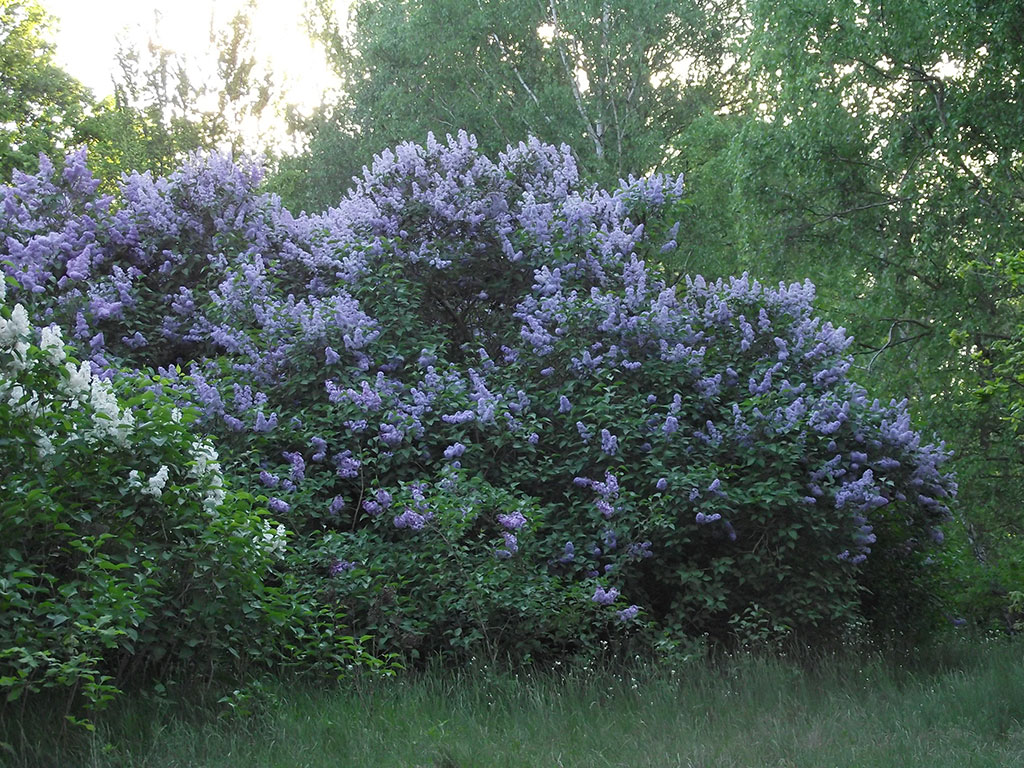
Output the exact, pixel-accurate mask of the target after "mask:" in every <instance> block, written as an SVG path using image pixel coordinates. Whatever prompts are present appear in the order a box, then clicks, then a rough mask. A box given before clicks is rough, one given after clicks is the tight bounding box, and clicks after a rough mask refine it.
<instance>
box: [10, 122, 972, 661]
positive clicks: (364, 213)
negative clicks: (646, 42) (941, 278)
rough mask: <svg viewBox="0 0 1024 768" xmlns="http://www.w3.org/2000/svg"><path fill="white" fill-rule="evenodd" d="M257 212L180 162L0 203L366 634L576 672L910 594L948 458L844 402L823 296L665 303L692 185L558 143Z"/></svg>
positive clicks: (797, 627) (897, 423) (299, 568)
mask: <svg viewBox="0 0 1024 768" xmlns="http://www.w3.org/2000/svg"><path fill="white" fill-rule="evenodd" d="M258 185H259V172H258V169H257V168H255V167H254V166H252V165H249V164H247V163H234V162H231V161H230V160H227V159H225V158H221V157H217V156H209V157H199V156H197V157H193V158H190V159H189V161H188V162H187V163H185V164H184V165H183V166H182V168H181V169H179V170H178V171H177V172H175V173H174V174H172V175H170V176H169V177H167V178H165V179H154V178H152V177H151V176H148V175H133V176H130V177H126V178H125V179H124V180H123V182H122V184H121V190H120V193H119V194H118V195H117V196H116V197H114V198H103V197H98V196H97V194H96V183H95V181H93V180H92V179H91V177H90V175H89V173H88V170H87V166H86V160H85V157H84V156H83V155H72V156H70V157H68V158H67V159H66V160H65V163H64V166H63V168H62V169H61V170H60V171H58V170H57V169H56V168H54V166H53V165H52V164H50V163H46V162H44V163H42V164H41V168H40V171H39V173H38V174H36V175H34V176H27V175H17V176H16V177H15V179H14V181H13V183H12V185H10V186H9V187H6V188H4V189H3V190H2V191H0V198H2V200H0V201H2V206H0V228H2V230H3V233H4V242H5V246H4V255H3V257H2V258H3V259H4V260H5V261H6V265H5V269H6V271H7V273H8V274H9V275H11V276H12V277H14V278H15V279H17V280H18V281H19V283H20V285H21V288H20V289H19V290H18V291H17V294H18V298H19V301H22V302H23V303H24V304H25V305H26V306H29V307H31V309H32V311H33V312H34V313H36V314H37V315H39V316H41V317H43V318H45V320H46V321H47V322H50V323H54V324H56V325H58V326H60V327H62V328H64V329H66V332H67V334H68V335H69V336H70V338H72V339H73V340H74V344H75V346H76V348H77V350H78V353H79V354H80V355H81V356H82V357H83V359H87V360H88V361H89V363H90V364H91V366H92V368H93V371H94V373H95V374H96V375H98V376H107V377H115V378H116V377H117V375H118V372H119V371H124V370H132V371H135V370H142V371H148V370H152V371H154V372H157V373H159V374H160V375H161V376H163V377H165V378H166V379H168V380H170V381H172V382H174V383H175V386H176V387H177V388H178V389H181V390H187V391H188V392H189V393H190V398H191V400H192V401H193V403H194V404H195V406H196V407H197V408H198V409H200V411H201V414H202V424H203V428H204V429H205V431H206V432H208V433H209V435H211V436H212V437H213V438H214V439H215V441H216V444H217V447H218V450H219V451H220V454H221V456H222V460H223V463H224V466H225V470H226V471H227V472H228V473H230V474H231V475H232V476H233V481H234V482H235V483H241V484H243V485H244V484H247V485H248V487H249V488H250V489H251V490H252V492H253V493H254V494H262V495H263V496H264V497H267V498H268V506H269V507H270V508H271V509H272V511H273V512H274V514H275V516H276V517H278V518H279V519H281V520H282V522H283V523H285V524H286V525H287V526H288V527H289V528H290V529H291V530H293V531H295V532H296V543H295V544H294V546H292V547H290V548H289V549H290V550H291V552H290V554H289V561H288V562H289V567H290V568H291V569H292V572H293V573H294V574H298V575H299V576H300V577H301V578H302V579H307V580H310V581H311V582H313V581H316V583H318V584H320V585H321V586H320V587H318V589H320V590H321V594H322V595H323V599H324V600H328V601H332V600H333V601H336V602H337V603H339V604H342V605H344V607H345V609H346V611H347V613H348V615H349V621H351V622H353V623H354V624H357V625H359V627H360V628H365V629H367V630H369V631H372V632H374V633H376V634H378V635H380V636H387V637H389V638H393V639H394V642H393V644H394V645H395V646H397V647H400V648H403V649H409V648H415V649H419V650H422V649H424V648H428V649H437V648H442V649H443V648H453V647H462V648H469V647H470V646H471V645H472V643H470V642H469V641H467V640H466V638H467V637H469V636H470V635H472V636H473V637H475V638H477V639H478V641H479V642H486V643H487V644H488V646H489V647H492V648H493V647H496V646H497V647H502V648H506V649H511V648H517V647H526V646H527V645H530V644H531V643H533V644H536V643H538V642H541V643H542V641H543V640H544V639H545V638H558V640H557V643H555V645H557V646H558V647H560V648H561V647H566V644H571V642H570V641H569V640H567V639H566V638H568V637H571V636H572V635H573V634H574V633H576V634H579V635H580V636H581V637H583V638H584V639H583V640H582V641H580V642H587V641H586V638H588V637H595V635H594V634H593V632H592V631H591V630H589V629H586V627H594V626H598V625H600V626H607V627H618V629H617V630H615V631H641V630H644V629H647V630H651V629H653V630H654V631H661V632H665V633H668V634H673V633H675V634H689V635H695V636H698V635H704V634H707V635H711V636H713V637H719V638H724V637H726V636H728V634H729V632H730V629H729V628H730V627H731V626H735V625H736V623H737V617H741V616H743V615H744V611H746V610H747V609H748V608H749V606H751V605H755V604H756V605H757V606H758V607H759V608H758V609H759V610H760V611H762V612H766V613H767V614H768V615H770V616H771V618H772V622H773V625H775V626H780V627H788V628H789V629H790V630H791V631H792V632H794V633H796V634H797V635H799V636H806V637H810V636H813V635H815V634H821V635H829V634H834V633H836V632H839V631H841V630H842V628H843V627H845V626H847V625H848V624H849V623H850V622H853V621H857V620H859V619H861V618H864V617H866V618H868V619H872V618H875V617H877V616H880V615H882V614H884V613H886V612H891V611H892V610H893V609H894V607H895V606H899V605H904V604H907V603H910V602H912V601H916V600H917V598H918V597H919V594H920V592H919V587H920V585H921V584H923V583H924V581H926V579H927V573H928V567H929V566H928V565H927V563H928V552H929V550H930V549H931V548H933V547H936V546H938V543H939V540H940V539H941V531H940V528H939V526H940V525H941V524H942V523H943V521H944V520H946V518H947V517H948V515H949V509H948V504H949V503H950V500H951V498H952V496H953V495H954V493H955V484H954V482H953V480H952V479H951V477H950V476H949V474H948V473H947V472H945V470H944V469H943V467H944V462H945V460H946V458H947V457H946V454H945V453H944V451H943V448H942V446H941V444H931V443H928V442H926V441H925V440H924V439H923V438H922V436H921V435H920V434H919V433H918V432H916V431H915V430H914V429H913V428H912V427H911V425H910V423H909V418H908V415H907V408H906V404H905V403H896V402H893V403H887V404H886V403H879V402H878V401H875V400H872V399H871V398H870V397H869V395H868V393H867V392H866V390H865V389H864V388H863V387H862V386H860V385H859V384H858V383H856V382H855V381H853V380H852V379H851V378H850V373H851V361H850V358H849V356H848V354H847V349H848V347H849V344H850V338H849V337H848V336H847V335H846V334H845V333H844V331H843V329H842V328H836V327H834V326H832V325H831V324H830V323H828V322H827V321H825V320H823V319H821V318H820V317H818V316H817V315H816V313H815V311H814V308H813V301H814V289H813V286H811V285H810V284H808V283H804V284H793V285H788V286H787V285H779V286H774V287H773V286H765V285H761V284H760V283H758V282H757V281H756V280H754V279H752V278H750V277H749V276H747V275H743V276H740V277H735V278H731V279H728V280H719V281H716V282H707V281H705V280H704V279H702V278H701V277H699V276H692V277H689V278H687V279H686V280H685V281H684V282H683V283H682V284H679V285H675V284H669V283H668V282H667V281H666V277H667V276H666V275H665V274H664V273H663V272H662V271H661V269H660V268H659V267H658V259H659V256H660V255H661V254H662V253H663V252H665V251H666V250H670V249H672V248H674V247H675V246H676V242H677V240H678V239H680V238H683V237H685V233H682V232H680V231H679V227H678V225H677V224H675V223H674V221H673V212H674V211H675V210H676V209H677V207H678V206H679V205H680V204H681V195H682V181H681V179H671V178H666V177H663V176H652V177H650V178H645V179H630V180H628V181H625V182H623V183H622V184H621V185H620V186H619V187H618V188H617V189H615V190H611V191H609V190H601V189H596V188H593V187H591V186H588V185H587V184H585V183H584V182H583V181H582V180H581V178H580V176H579V173H578V172H577V169H576V166H575V163H574V162H573V159H572V154H571V152H570V151H569V149H568V148H566V147H561V148H556V147H552V146H547V145H543V144H540V143H539V142H536V141H531V142H529V143H524V144H520V145H519V146H517V147H510V148H509V149H508V150H507V151H506V152H505V153H503V154H502V155H500V156H499V157H498V158H497V159H496V160H492V159H490V158H487V157H485V156H483V155H481V154H480V153H479V152H477V150H476V147H475V142H474V141H473V139H472V138H471V137H467V136H466V135H464V134H462V135H460V136H458V137H457V138H449V140H448V141H447V142H446V143H441V142H438V141H435V140H434V139H433V137H430V138H429V139H428V141H427V143H426V144H425V145H423V146H420V145H416V144H404V145H401V146H399V147H397V148H395V149H394V150H393V151H388V152H384V153H382V154H381V155H380V156H378V157H376V158H374V161H373V164H372V165H371V166H370V167H368V168H366V169H365V171H364V173H363V175H362V176H361V177H359V178H357V179H355V180H354V185H353V187H352V189H351V191H350V192H349V194H348V195H347V196H346V197H345V198H344V199H343V200H341V201H340V202H339V204H338V206H337V207H336V208H333V209H331V210H329V211H327V212H325V213H323V214H320V215H317V216H306V215H303V216H293V215H291V214H290V213H289V212H288V211H287V210H285V209H283V208H282V206H281V204H280V202H279V201H278V200H277V199H276V198H274V197H273V196H270V195H265V194H260V193H259V189H258ZM470 489H475V490H470ZM453 553H457V554H458V556H457V557H455V556H453ZM337 562H345V563H349V564H354V565H353V567H351V568H348V567H346V568H345V569H343V570H337V569H334V568H333V566H332V564H333V563H337ZM915 590H917V591H915ZM445 595H448V596H449V597H447V598H446V597H444V596H445ZM460 595H461V596H462V597H458V596H460ZM468 595H472V599H471V600H470V599H469V598H468V597H467V596H468ZM515 595H518V597H515ZM449 598H450V599H449ZM457 598H458V599H457ZM637 616H640V617H642V618H643V620H642V621H640V620H637V619H636V617H637ZM596 617H601V619H600V621H598V619H597V618H596ZM601 621H606V622H607V624H600V622H601ZM595 622H596V623H595ZM471 628H472V632H471V631H470V630H471ZM499 628H504V629H502V630H499ZM456 630H458V633H456ZM608 631H612V630H611V629H609V630H608Z"/></svg>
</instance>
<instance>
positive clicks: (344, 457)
mask: <svg viewBox="0 0 1024 768" xmlns="http://www.w3.org/2000/svg"><path fill="white" fill-rule="evenodd" d="M333 459H334V466H335V467H337V473H338V477H340V478H342V479H344V480H349V479H351V478H353V477H359V468H360V467H361V466H362V465H363V464H362V462H361V461H359V459H357V458H356V457H355V456H353V455H352V451H350V450H348V449H345V450H344V451H342V452H341V453H336V454H334V456H333Z"/></svg>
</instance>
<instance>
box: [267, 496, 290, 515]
mask: <svg viewBox="0 0 1024 768" xmlns="http://www.w3.org/2000/svg"><path fill="white" fill-rule="evenodd" d="M267 509H269V510H270V511H271V512H273V513H274V514H276V515H283V514H284V513H285V512H287V511H288V510H290V509H291V505H290V504H289V503H288V502H287V501H284V500H283V499H279V498H277V497H276V496H272V497H270V498H269V499H267Z"/></svg>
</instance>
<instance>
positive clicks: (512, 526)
mask: <svg viewBox="0 0 1024 768" xmlns="http://www.w3.org/2000/svg"><path fill="white" fill-rule="evenodd" d="M498 522H499V523H501V525H502V527H504V528H508V529H509V530H510V531H518V530H519V529H520V528H522V527H523V526H524V525H526V518H525V517H523V513H522V512H520V511H519V510H518V509H517V510H516V511H515V512H512V513H511V514H508V515H498Z"/></svg>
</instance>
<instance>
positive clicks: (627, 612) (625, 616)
mask: <svg viewBox="0 0 1024 768" xmlns="http://www.w3.org/2000/svg"><path fill="white" fill-rule="evenodd" d="M638 613H640V606H639V605H631V606H629V608H623V609H622V610H621V611H618V616H619V621H623V622H626V621H632V620H633V619H635V618H636V615H637V614H638Z"/></svg>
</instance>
